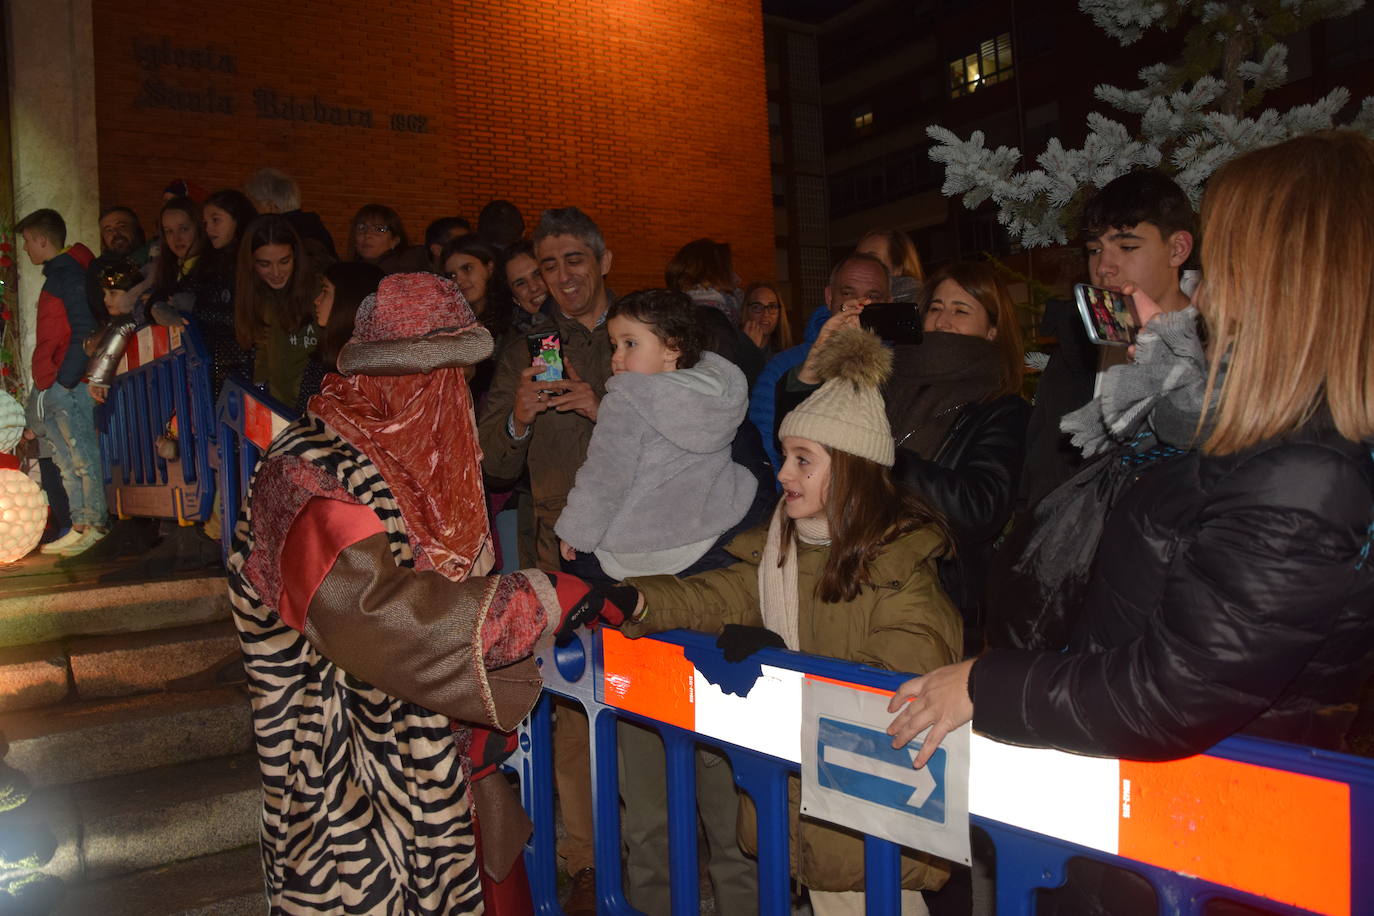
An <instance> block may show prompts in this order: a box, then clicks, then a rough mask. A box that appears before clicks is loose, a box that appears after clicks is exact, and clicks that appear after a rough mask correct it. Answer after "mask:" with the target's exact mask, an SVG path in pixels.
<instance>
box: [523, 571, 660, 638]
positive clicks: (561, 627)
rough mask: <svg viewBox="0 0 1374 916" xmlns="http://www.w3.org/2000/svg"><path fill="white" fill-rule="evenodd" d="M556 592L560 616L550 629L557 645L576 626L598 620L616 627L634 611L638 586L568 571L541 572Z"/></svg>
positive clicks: (591, 623) (637, 597) (571, 632)
mask: <svg viewBox="0 0 1374 916" xmlns="http://www.w3.org/2000/svg"><path fill="white" fill-rule="evenodd" d="M544 575H546V576H548V577H549V582H550V583H552V584H553V587H554V589H555V590H556V591H557V592H558V603H559V605H561V606H562V608H563V617H562V619H561V620H560V621H559V622H558V629H557V630H555V631H554V642H556V643H558V644H559V645H560V646H561V645H564V644H566V643H567V642H569V641H570V640H571V639H572V634H573V631H574V630H576V629H577V628H578V627H583V626H591V625H594V624H596V623H597V622H598V621H600V622H601V623H607V624H610V625H611V626H613V627H618V626H620V625H621V624H622V623H624V622H625V621H626V619H627V618H629V617H630V616H631V615H632V614H634V612H635V606H636V605H637V604H639V589H637V588H634V587H632V586H629V585H593V584H591V583H589V582H585V581H583V580H582V579H579V578H578V577H577V576H572V575H569V574H568V573H545V574H544Z"/></svg>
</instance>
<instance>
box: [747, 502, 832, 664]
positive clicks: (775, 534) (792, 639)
mask: <svg viewBox="0 0 1374 916" xmlns="http://www.w3.org/2000/svg"><path fill="white" fill-rule="evenodd" d="M786 505H787V503H786V502H785V501H779V502H778V508H777V509H776V510H775V511H774V512H773V520H772V521H770V522H769V523H768V540H767V541H765V542H764V545H763V559H762V560H760V561H759V610H760V611H761V612H762V613H763V625H764V626H765V627H767V628H768V629H770V630H772V631H773V632H774V633H777V634H778V635H779V636H781V637H782V641H783V642H784V643H786V644H787V648H789V649H791V650H792V651H794V652H796V651H799V650H800V644H799V643H800V639H799V636H798V632H799V625H798V619H797V618H798V612H799V610H800V608H801V604H800V601H799V600H798V597H797V594H798V593H797V543H796V539H793V540H790V541H788V543H787V555H786V556H785V557H784V558H783V562H782V565H781V566H779V565H778V558H779V556H780V555H781V547H780V546H779V542H780V541H781V540H782V520H783V513H784V512H786V511H787V510H786V508H785V507H786ZM795 525H796V532H797V538H800V539H801V540H802V542H803V543H806V544H819V545H821V546H829V545H830V523H829V522H828V521H826V520H825V519H824V518H802V519H797V521H796V522H795Z"/></svg>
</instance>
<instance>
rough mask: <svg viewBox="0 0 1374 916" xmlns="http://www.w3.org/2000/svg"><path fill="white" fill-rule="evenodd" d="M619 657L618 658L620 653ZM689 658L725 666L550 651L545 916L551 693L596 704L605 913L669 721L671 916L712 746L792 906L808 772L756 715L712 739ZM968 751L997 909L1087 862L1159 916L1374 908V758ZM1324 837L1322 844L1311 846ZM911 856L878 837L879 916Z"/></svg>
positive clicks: (1024, 910)
mask: <svg viewBox="0 0 1374 916" xmlns="http://www.w3.org/2000/svg"><path fill="white" fill-rule="evenodd" d="M608 647H609V648H612V649H613V650H614V651H613V652H610V653H608V651H607V650H608ZM608 657H609V661H608ZM688 658H691V659H693V660H695V661H696V662H697V664H699V665H700V664H707V665H708V667H711V669H712V670H713V671H714V670H716V669H715V667H714V666H716V665H718V664H719V665H723V664H724V662H723V659H721V657H720V653H719V651H718V650H717V649H716V648H715V646H714V638H712V637H707V636H704V635H702V634H698V633H690V632H687V631H674V632H671V633H665V634H661V635H660V636H658V637H656V638H645V639H641V640H635V641H630V640H626V639H625V638H624V637H622V636H620V635H619V634H618V633H615V632H613V631H612V632H604V631H603V632H598V633H595V634H586V633H584V634H580V636H579V640H578V641H577V642H574V643H573V644H572V645H570V646H568V647H565V648H559V649H552V650H550V651H549V652H547V653H545V654H544V655H543V656H541V657H540V659H539V664H540V667H541V670H542V673H543V676H544V682H545V694H544V697H543V698H542V699H541V700H540V702H539V704H538V705H537V706H536V708H535V710H534V713H533V714H532V715H531V717H530V719H529V720H528V721H527V722H526V723H525V725H524V726H523V727H522V729H521V734H520V750H519V751H518V752H517V754H516V756H515V758H514V759H513V760H512V761H511V766H512V768H513V770H514V771H515V772H516V774H517V775H518V777H519V779H520V781H521V785H522V791H523V795H524V800H525V806H526V809H527V810H528V812H529V814H530V817H531V819H532V820H533V821H534V835H533V838H532V840H531V844H530V846H529V847H528V849H527V853H526V855H527V864H528V866H529V873H530V882H531V887H532V890H533V892H534V899H535V901H536V910H537V911H538V912H539V913H540V914H546V916H547V914H558V913H560V912H561V910H560V908H559V906H558V902H557V896H556V879H555V875H556V859H555V848H554V846H555V831H554V794H553V759H552V747H553V745H552V740H551V739H552V736H551V723H552V709H553V703H552V699H553V696H557V697H561V698H563V699H565V700H567V701H569V702H572V703H575V704H578V705H581V706H583V707H584V708H585V709H586V711H587V714H588V718H589V728H590V732H591V741H590V744H591V754H592V773H593V783H594V785H593V798H594V805H593V810H594V812H595V814H594V818H595V837H596V840H595V845H596V864H597V870H596V883H597V897H598V904H599V912H600V913H603V914H612V916H620V914H630V913H635V912H637V911H635V910H633V909H631V908H630V906H629V905H628V903H627V902H626V900H625V897H624V894H623V891H622V889H621V886H622V870H621V849H620V820H619V818H620V814H619V805H618V793H617V785H618V765H617V757H616V722H617V720H620V719H625V720H628V721H632V722H637V723H639V724H642V725H645V726H649V727H651V728H654V729H656V730H657V731H658V732H659V734H660V735H662V737H663V739H664V744H665V750H666V756H667V770H668V772H667V785H668V786H669V790H668V792H669V796H668V799H667V800H666V803H667V805H668V812H669V821H670V848H671V861H670V870H671V874H672V905H673V913H674V916H683V914H695V913H697V912H699V900H698V873H697V861H696V859H697V839H696V780H695V778H694V777H693V775H692V774H693V773H694V769H693V768H694V766H695V757H694V748H695V747H696V746H697V745H703V746H707V747H711V748H715V749H717V750H719V751H721V752H722V753H724V754H725V755H726V756H727V757H728V758H729V760H730V764H731V766H732V767H733V768H734V773H735V781H736V783H737V784H738V786H739V788H740V789H741V790H742V791H743V792H745V793H747V794H748V795H749V796H750V797H751V798H752V799H753V801H754V803H755V805H756V807H757V809H758V813H759V817H758V822H759V839H758V849H759V892H760V913H762V914H763V916H786V914H789V913H790V912H791V907H790V896H789V883H790V870H789V862H790V855H789V849H788V845H789V836H788V811H787V805H788V793H787V779H788V777H789V776H791V775H796V774H798V773H799V771H800V766H799V764H798V762H797V761H796V760H795V759H788V758H789V756H790V753H789V754H788V755H784V756H779V754H778V753H776V750H777V749H776V747H774V746H769V747H761V746H759V744H758V743H756V742H754V741H752V740H751V739H750V738H749V737H748V735H747V732H748V728H747V722H743V721H742V722H741V723H738V725H739V726H740V727H735V728H733V729H732V730H731V732H730V733H731V735H732V736H736V737H738V736H739V735H740V734H741V733H742V732H743V733H745V735H744V737H743V738H739V739H738V740H739V743H736V742H735V741H727V740H722V739H721V738H720V737H719V733H720V730H719V729H718V728H716V727H715V726H710V727H705V731H703V726H702V724H701V723H700V722H699V721H698V722H697V723H695V724H693V723H691V722H689V721H687V719H686V718H684V715H683V712H682V710H683V709H684V708H686V709H690V708H691V707H692V706H693V705H694V704H698V703H700V701H701V699H702V695H704V693H705V691H703V690H701V689H700V688H701V686H702V684H703V681H702V673H701V671H700V670H699V669H698V668H695V667H694V666H693V663H692V662H691V661H688V660H687V659H688ZM755 659H757V660H758V661H759V663H760V664H761V666H762V667H761V671H762V672H763V673H764V674H769V673H770V672H771V673H772V674H773V675H778V674H779V672H781V673H782V674H783V675H786V674H787V673H789V672H790V673H791V675H792V676H791V677H790V678H789V677H787V676H783V677H781V682H782V683H783V684H784V688H785V689H784V691H783V692H784V693H786V689H790V688H789V685H791V686H795V689H796V690H797V691H798V696H799V695H800V690H801V684H802V682H803V680H804V679H807V678H819V679H822V680H826V681H828V682H834V681H839V682H844V683H845V684H850V685H855V689H858V690H863V689H865V688H869V689H871V688H878V689H880V690H883V691H888V692H890V691H892V690H893V689H895V688H896V687H897V686H898V685H899V684H900V683H901V682H902V681H903V680H904V679H905V678H904V676H903V675H900V674H896V673H893V672H888V671H879V670H876V669H872V668H867V667H864V666H861V665H856V664H849V663H845V662H839V661H836V660H834V659H826V658H818V657H812V656H805V655H801V654H797V653H791V652H784V651H780V650H771V649H770V650H765V651H763V652H760V653H759V654H758V655H757V656H755V657H754V658H753V659H750V662H753V661H754V660H755ZM684 666H685V667H684ZM684 676H685V683H686V684H687V685H688V687H687V688H686V689H685V690H679V691H678V694H677V696H676V697H674V696H673V695H672V692H673V684H674V683H682V682H683V681H684ZM636 678H638V679H639V680H640V681H646V680H648V681H651V682H654V684H655V686H654V687H653V691H654V692H655V693H664V691H666V693H664V696H665V699H663V700H662V703H663V705H664V708H665V709H666V710H667V712H666V713H665V714H664V715H662V716H659V717H654V716H646V715H643V714H642V711H643V703H642V702H641V701H634V702H627V697H630V696H631V694H630V693H627V690H626V685H627V684H631V683H632V682H633V681H634V680H635V679H636ZM775 680H776V678H775ZM693 682H695V684H696V694H695V695H694V694H693V688H692V687H691V686H690V685H691V684H692V683H693ZM757 689H758V688H757V687H756V688H755V690H757ZM753 693H754V691H750V696H751V697H752V696H753ZM772 696H773V697H774V700H773V702H774V703H777V706H776V710H775V713H776V715H775V716H774V718H776V719H777V720H778V721H780V722H784V723H786V722H790V721H792V719H793V718H794V717H795V716H797V715H799V713H797V712H795V711H794V706H793V704H792V703H790V702H781V703H778V702H777V697H778V696H780V694H779V693H778V692H776V691H774V692H773V694H772ZM636 707H639V711H636ZM799 708H800V704H799V702H798V704H797V705H796V707H795V709H799ZM769 714H770V711H769V709H768V708H767V707H766V706H765V707H764V708H763V709H759V710H755V711H754V712H752V713H750V712H749V711H747V710H746V711H744V712H742V713H741V716H742V719H743V720H748V719H750V717H751V716H762V717H763V718H761V719H760V720H759V721H766V720H767V717H769ZM700 715H701V713H700V712H698V713H697V716H698V717H699V716H700ZM684 725H687V726H690V727H684ZM706 732H713V733H714V734H708V733H706ZM763 743H767V742H763ZM770 751H773V752H770ZM971 753H972V757H973V762H972V766H971V770H970V811H971V814H972V816H971V822H972V823H973V824H974V825H975V826H977V827H980V828H982V829H983V830H984V831H986V833H987V834H988V836H989V837H990V838H991V840H992V843H993V845H994V846H995V849H996V881H997V910H996V911H997V913H998V916H1023V914H1029V913H1033V912H1034V907H1035V903H1034V901H1035V893H1036V891H1037V889H1040V888H1053V887H1056V886H1059V885H1060V884H1062V883H1063V882H1064V880H1065V874H1066V867H1067V864H1068V862H1069V860H1070V859H1073V858H1075V857H1082V858H1088V859H1093V860H1097V861H1099V862H1102V863H1105V864H1108V865H1111V866H1115V867H1119V868H1123V869H1126V870H1129V871H1132V872H1135V873H1136V874H1139V875H1140V876H1142V877H1143V878H1144V879H1145V880H1146V881H1148V882H1149V883H1150V885H1151V886H1152V887H1153V888H1154V890H1155V892H1156V894H1157V897H1158V900H1159V903H1160V911H1161V912H1162V913H1170V914H1186V916H1194V914H1196V916H1201V914H1203V913H1204V912H1205V911H1206V908H1207V907H1208V905H1209V903H1210V902H1211V901H1213V900H1216V899H1225V900H1229V901H1235V902H1238V903H1242V904H1246V905H1249V906H1254V907H1260V908H1262V911H1264V912H1272V913H1284V914H1287V913H1293V914H1297V913H1312V912H1317V913H1326V914H1331V916H1349V914H1355V913H1374V868H1372V867H1371V866H1372V865H1374V761H1371V760H1366V759H1362V758H1356V757H1351V756H1348V755H1344V754H1337V753H1331V752H1325V751H1318V750H1314V749H1311V748H1303V747H1298V746H1294V745H1287V744H1282V743H1279V742H1271V741H1261V740H1257V739H1249V738H1240V737H1237V738H1231V739H1228V740H1227V741H1224V742H1222V743H1221V744H1219V745H1218V746H1217V747H1216V748H1214V749H1213V750H1212V751H1210V752H1209V753H1208V754H1206V755H1200V756H1198V757H1193V758H1188V759H1187V760H1183V761H1175V762H1170V763H1132V762H1126V761H1116V760H1104V759H1099V758H1087V757H1077V756H1074V755H1067V754H1060V753H1059V752H1055V751H1042V750H1032V749H1026V748H1011V747H1010V746H1008V745H999V744H997V743H996V742H991V741H989V740H987V739H983V738H979V737H977V736H975V738H974V741H973V744H972V747H971ZM1085 774H1086V775H1085ZM980 781H982V788H981V789H980V785H979V782H980ZM1094 786H1096V788H1094ZM990 790H991V791H990ZM1015 792H1020V793H1023V794H1025V795H1027V796H1034V797H1033V799H1032V803H1030V804H1026V805H1022V804H1020V803H1019V802H1018V801H1017V800H1016V799H1014V798H1011V797H1010V796H1011V795H1013V794H1015ZM1133 804H1134V806H1135V807H1134V809H1133ZM1085 819H1086V820H1093V821H1095V823H1094V824H1089V825H1088V826H1086V827H1085V826H1084V825H1083V824H1082V823H1080V822H1081V821H1084V820H1085ZM1308 834H1312V835H1311V836H1309V835H1308ZM1285 837H1287V838H1288V839H1285ZM1290 841H1291V842H1290ZM1209 844H1210V845H1209ZM1313 844H1318V845H1319V846H1321V848H1320V849H1317V850H1315V851H1314V850H1313V848H1312V846H1313ZM1213 846H1215V847H1217V848H1212V847H1213ZM899 855H900V848H899V847H898V846H896V845H895V844H893V843H890V842H887V841H885V840H881V839H878V838H875V837H871V836H869V837H865V856H866V888H867V891H868V913H870V914H882V916H890V914H897V913H898V912H899V911H900V902H899ZM1285 869H1287V870H1288V871H1289V872H1290V873H1289V874H1284V871H1285ZM1294 870H1296V871H1297V873H1296V874H1293V873H1292V872H1293V871H1294Z"/></svg>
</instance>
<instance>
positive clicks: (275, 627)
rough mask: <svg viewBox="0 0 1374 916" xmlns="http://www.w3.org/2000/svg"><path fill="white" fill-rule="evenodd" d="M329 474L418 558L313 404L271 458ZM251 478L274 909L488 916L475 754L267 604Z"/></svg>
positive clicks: (252, 641)
mask: <svg viewBox="0 0 1374 916" xmlns="http://www.w3.org/2000/svg"><path fill="white" fill-rule="evenodd" d="M295 459H298V460H301V461H305V462H308V463H309V464H310V465H312V466H314V467H316V468H321V469H324V470H325V471H326V472H328V473H329V474H332V475H333V476H334V478H335V479H337V481H338V482H339V484H340V485H341V486H342V487H343V488H344V489H345V490H346V491H347V492H348V493H349V494H351V495H352V496H353V497H354V498H355V499H357V500H358V501H359V502H360V503H362V504H364V505H366V506H368V507H370V508H372V509H373V510H374V511H375V512H376V514H377V516H378V518H380V519H381V520H382V524H383V526H384V528H385V530H386V533H387V537H388V540H389V542H390V545H391V550H392V554H393V557H394V558H395V560H396V563H397V564H398V565H399V566H404V567H410V566H412V565H413V557H412V553H411V548H410V544H409V542H408V540H407V538H406V532H405V529H404V525H403V522H402V520H401V513H400V511H399V509H398V508H397V506H396V502H395V499H394V498H393V496H392V494H391V491H390V490H389V489H388V488H387V485H386V483H385V482H384V481H383V480H382V478H381V476H380V475H379V474H378V473H377V470H376V468H375V467H374V466H373V465H372V463H371V462H370V461H369V460H368V459H367V458H366V456H364V455H363V454H362V453H361V452H359V451H358V450H356V449H354V448H352V447H351V446H350V445H348V443H346V442H345V441H343V439H341V438H340V437H339V436H338V435H337V434H336V433H335V432H334V431H333V430H331V429H330V428H329V427H328V426H327V425H326V424H324V423H323V422H322V421H321V420H320V419H319V418H318V417H315V416H314V415H313V414H306V415H305V416H304V417H302V418H301V419H300V420H298V421H296V422H295V423H294V424H292V425H291V426H290V427H288V428H287V429H285V430H283V431H282V433H281V434H280V435H279V436H278V437H277V438H276V440H275V441H274V443H273V445H272V448H271V449H270V450H269V451H268V453H267V454H266V455H265V456H264V458H263V461H262V462H261V463H260V464H259V467H258V471H257V473H255V475H254V480H253V484H256V483H257V482H258V478H259V476H260V475H261V474H262V470H263V468H264V467H266V466H267V465H268V463H269V462H273V461H280V460H286V461H292V460H295ZM253 506H254V494H253V485H250V487H249V492H248V498H247V499H246V500H245V508H244V511H243V515H242V518H241V519H240V521H239V523H238V526H237V528H236V530H235V532H234V541H233V548H234V550H233V553H232V555H231V556H230V558H229V591H230V600H231V601H232V603H233V606H234V622H235V624H236V626H237V627H238V630H239V639H240V642H241V644H242V646H243V652H244V656H245V665H244V667H245V669H246V671H247V675H248V684H249V688H250V691H251V694H252V702H253V719H254V729H255V732H256V741H257V751H258V757H259V761H260V766H261V770H262V781H263V813H262V860H263V871H264V878H265V882H266V890H267V895H268V898H269V902H270V906H271V912H272V913H274V914H278V913H281V914H296V913H310V914H320V913H330V914H350V916H351V914H358V916H362V914H368V916H376V914H387V916H402V914H404V916H431V914H433V916H441V914H480V913H482V899H481V886H480V880H479V875H478V858H477V851H476V847H475V844H474V838H473V825H472V810H471V801H470V798H469V793H468V782H467V776H466V774H465V772H464V761H463V759H462V756H461V754H460V752H459V748H458V745H457V742H456V740H455V735H454V733H453V732H452V731H451V730H450V727H449V720H448V718H446V717H445V716H442V715H439V714H437V713H434V712H431V711H429V710H427V709H424V708H422V707H420V706H416V705H414V704H412V703H407V702H405V701H402V700H398V699H397V698H395V697H393V696H390V695H388V694H386V693H384V692H382V691H381V690H378V689H376V688H374V687H372V686H370V685H369V684H366V683H364V682H362V681H360V680H358V679H357V678H354V677H352V676H350V675H349V674H348V673H347V672H345V671H343V670H341V669H339V668H338V667H337V666H335V665H334V664H333V663H332V662H330V661H329V660H328V659H327V658H325V657H324V656H322V655H321V654H320V653H319V652H318V651H316V650H315V648H314V647H313V646H312V645H311V643H310V642H309V640H307V639H306V637H305V636H303V635H302V634H301V633H299V632H297V631H296V630H293V629H291V628H290V627H288V626H287V625H286V624H285V623H283V622H282V620H281V618H280V617H278V616H277V613H276V611H275V610H274V609H273V608H272V607H270V606H268V605H267V604H266V603H265V602H264V601H263V599H262V596H260V595H259V594H258V593H257V591H255V589H254V587H253V585H252V583H251V582H250V581H249V579H248V577H247V576H245V575H244V568H245V565H246V563H247V562H248V559H249V557H250V556H251V555H252V552H253V549H254V539H253V516H252V510H253Z"/></svg>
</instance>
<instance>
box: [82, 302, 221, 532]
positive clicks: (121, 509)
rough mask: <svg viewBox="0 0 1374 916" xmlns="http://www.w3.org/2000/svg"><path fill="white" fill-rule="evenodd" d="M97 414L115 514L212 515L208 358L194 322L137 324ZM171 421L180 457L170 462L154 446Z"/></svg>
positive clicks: (185, 519)
mask: <svg viewBox="0 0 1374 916" xmlns="http://www.w3.org/2000/svg"><path fill="white" fill-rule="evenodd" d="M96 417H97V420H98V421H99V427H100V455H101V464H102V470H103V472H104V480H105V493H106V498H107V499H108V501H109V504H110V506H111V508H112V509H114V511H115V514H116V515H118V516H119V517H120V518H128V517H129V516H134V515H138V516H150V517H153V518H174V519H176V520H177V521H178V522H179V523H181V524H183V525H189V524H191V523H192V522H196V521H204V520H205V519H207V518H209V517H210V513H211V511H212V509H213V506H214V500H215V480H214V469H213V467H212V465H211V457H210V456H211V449H212V444H213V443H212V439H213V436H214V411H213V404H212V403H211V400H210V358H209V355H208V354H207V352H206V350H205V344H204V343H203V342H202V341H201V337H200V332H199V331H198V330H197V329H196V327H195V326H194V324H188V325H186V326H185V327H178V328H168V327H163V326H161V325H144V326H143V327H140V328H139V329H138V331H137V332H136V333H135V334H134V335H133V336H132V337H131V338H130V339H129V345H128V348H127V349H126V350H125V351H124V355H123V356H122V357H121V358H120V361H119V368H118V370H117V372H116V375H115V378H114V380H113V382H112V384H111V386H110V393H109V397H108V398H107V399H106V402H105V405H104V407H103V408H102V409H99V410H97V412H96ZM173 419H175V420H176V430H177V433H176V434H177V445H178V456H177V457H176V458H175V459H171V460H168V459H166V458H163V457H161V456H159V455H158V453H157V448H156V443H157V439H158V437H159V436H161V435H163V434H164V432H166V430H167V426H168V424H169V423H170V422H171V421H172V420H173Z"/></svg>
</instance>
